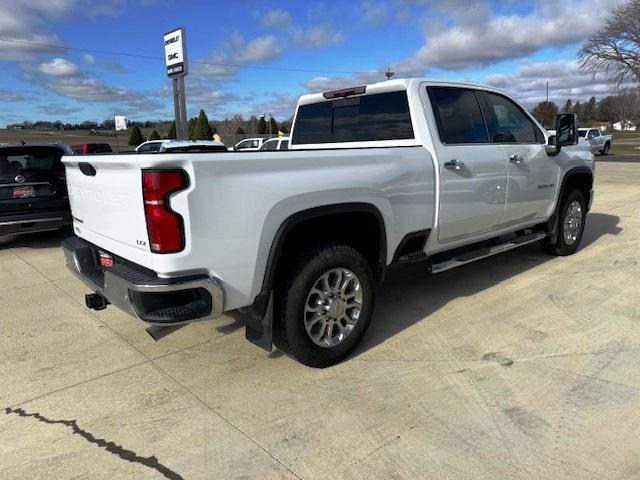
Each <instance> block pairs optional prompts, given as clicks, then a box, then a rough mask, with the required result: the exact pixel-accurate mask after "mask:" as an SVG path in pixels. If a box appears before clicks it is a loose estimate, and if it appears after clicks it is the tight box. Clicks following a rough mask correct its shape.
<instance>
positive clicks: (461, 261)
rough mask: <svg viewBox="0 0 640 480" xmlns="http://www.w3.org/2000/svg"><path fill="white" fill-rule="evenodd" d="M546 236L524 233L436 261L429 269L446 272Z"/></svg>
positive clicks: (536, 233) (539, 233) (544, 234)
mask: <svg viewBox="0 0 640 480" xmlns="http://www.w3.org/2000/svg"><path fill="white" fill-rule="evenodd" d="M546 236H547V234H546V233H544V232H534V233H529V234H527V235H522V236H520V237H517V238H514V239H513V240H509V241H508V242H506V243H501V244H500V245H493V246H491V247H486V248H480V249H478V250H473V251H471V252H467V253H463V254H462V255H458V256H457V257H454V258H451V259H449V260H445V261H444V262H440V263H434V264H433V265H431V267H429V270H430V271H431V273H442V272H446V271H447V270H451V269H452V268H456V267H460V266H462V265H466V264H467V263H471V262H475V261H476V260H481V259H483V258H487V257H490V256H492V255H496V254H498V253H503V252H507V251H509V250H513V249H514V248H518V247H521V246H523V245H527V244H528V243H533V242H538V241H540V240H542V239H543V238H544V237H546Z"/></svg>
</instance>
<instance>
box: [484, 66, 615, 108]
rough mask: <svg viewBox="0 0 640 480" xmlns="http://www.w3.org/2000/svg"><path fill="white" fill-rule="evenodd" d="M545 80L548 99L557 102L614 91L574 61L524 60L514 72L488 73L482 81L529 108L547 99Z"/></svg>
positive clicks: (608, 84)
mask: <svg viewBox="0 0 640 480" xmlns="http://www.w3.org/2000/svg"><path fill="white" fill-rule="evenodd" d="M547 82H549V99H550V100H551V101H553V102H556V103H558V104H559V105H562V104H564V102H565V101H566V100H567V99H568V98H571V99H572V100H573V101H574V102H575V101H576V100H580V101H584V100H587V99H589V98H590V97H592V96H595V97H596V98H601V97H604V96H607V95H611V94H613V93H615V86H614V83H613V82H611V81H609V80H608V79H607V78H605V77H603V76H596V77H595V78H594V77H593V75H591V74H588V73H584V72H583V71H581V70H580V66H579V64H578V62H577V61H571V62H562V61H548V62H537V63H530V62H527V63H523V64H522V65H521V66H520V67H519V68H518V70H517V71H516V73H515V74H514V75H489V76H487V77H486V78H485V80H484V83H485V84H487V85H489V86H492V87H495V88H499V89H501V90H504V91H506V92H508V93H510V94H511V95H512V96H514V97H515V98H517V99H518V100H519V101H520V102H522V103H523V104H524V105H525V106H527V107H529V108H530V107H533V106H534V105H536V104H537V103H538V102H541V101H543V100H546V87H547Z"/></svg>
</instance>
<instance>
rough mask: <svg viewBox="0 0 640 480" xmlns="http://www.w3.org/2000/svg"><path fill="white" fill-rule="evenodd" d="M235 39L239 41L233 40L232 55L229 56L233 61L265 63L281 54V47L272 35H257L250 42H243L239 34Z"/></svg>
mask: <svg viewBox="0 0 640 480" xmlns="http://www.w3.org/2000/svg"><path fill="white" fill-rule="evenodd" d="M236 40H239V41H238V42H234V55H233V56H232V57H231V60H232V61H233V60H235V63H242V64H249V63H265V62H269V61H271V60H275V59H276V58H278V57H279V56H280V55H281V54H282V47H281V46H280V45H279V44H278V40H277V39H276V37H274V36H272V35H267V36H264V37H257V38H254V39H253V40H251V41H250V42H245V41H244V39H243V38H242V37H239V36H238V37H236Z"/></svg>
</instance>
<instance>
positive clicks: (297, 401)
mask: <svg viewBox="0 0 640 480" xmlns="http://www.w3.org/2000/svg"><path fill="white" fill-rule="evenodd" d="M639 185H640V167H639V166H638V165H637V164H634V163H613V162H610V161H607V162H602V163H599V164H598V166H597V184H596V192H597V193H596V200H595V203H594V207H593V210H592V212H591V213H590V214H589V216H588V218H587V229H586V232H585V237H584V240H583V246H582V248H581V250H580V251H579V252H578V253H577V254H576V255H574V256H571V257H566V258H555V257H551V256H548V255H545V254H544V253H542V252H541V251H540V249H539V248H538V247H537V246H535V245H534V246H525V247H522V248H521V249H518V250H515V251H512V252H509V253H507V254H503V255H501V256H496V257H493V258H491V259H486V260H482V261H480V262H476V263H474V264H470V265H467V266H465V267H462V268H460V269H456V270H452V271H449V272H445V273H443V274H440V275H438V276H430V275H427V274H426V273H425V272H424V269H423V267H421V266H419V265H416V266H413V267H411V268H407V269H403V270H398V271H395V272H392V273H391V274H390V275H389V278H388V279H387V281H386V282H385V283H384V285H382V286H381V287H380V289H379V294H378V306H377V311H376V315H375V317H374V320H373V322H372V325H371V327H370V330H369V332H368V333H367V336H366V338H365V341H364V343H363V345H362V346H361V348H360V349H359V350H358V352H357V354H356V355H355V356H353V357H352V358H350V359H348V360H347V361H346V362H344V363H342V364H340V365H337V366H335V367H332V368H329V369H325V370H314V369H309V368H306V367H303V366H301V365H299V364H297V363H296V362H294V361H293V360H291V359H290V358H288V357H286V356H283V355H281V354H279V353H278V352H274V353H272V354H271V355H268V354H266V353H265V352H263V351H261V350H259V349H258V348H256V347H254V346H253V345H251V344H249V343H248V342H247V341H246V340H245V339H244V328H243V325H242V323H241V322H238V321H236V320H234V319H233V318H232V317H230V316H225V317H223V318H221V319H219V320H217V321H214V322H207V323H198V324H193V325H189V326H186V327H184V328H181V329H180V330H178V331H176V332H175V333H173V334H171V335H169V336H167V337H164V338H163V339H161V340H160V341H159V342H154V341H153V340H152V339H151V338H150V337H149V336H148V335H147V334H146V333H145V332H144V326H143V325H142V324H141V323H139V322H137V321H135V320H134V319H132V318H131V317H129V316H128V315H126V314H124V313H122V312H120V311H118V310H117V309H115V308H108V309H107V310H104V311H101V312H92V311H89V310H87V309H85V307H84V305H83V296H84V293H86V291H87V290H86V288H85V287H84V286H83V285H82V284H81V283H80V282H79V281H77V280H76V279H75V278H74V277H72V276H71V275H70V274H69V273H67V271H66V270H65V269H64V261H63V256H62V253H61V251H60V250H59V248H57V246H58V244H59V242H60V240H61V238H63V237H64V235H63V234H54V235H52V234H38V235H30V236H25V237H20V238H18V239H15V240H13V241H11V242H9V243H6V242H5V245H4V247H0V379H1V384H0V478H3V479H13V478H16V479H17V478H47V479H49V478H76V477H81V478H85V477H86V478H109V479H112V478H145V479H146V478H150V479H151V478H173V479H178V478H184V479H192V478H195V479H203V478H215V479H226V478H321V479H327V478H344V479H351V478H357V479H360V478H361V479H370V478H407V479H409V478H411V479H413V478H428V479H449V478H473V479H492V480H493V479H514V478H522V479H530V478H554V479H556V478H557V479H560V478H567V479H568V478H581V479H591V478H593V479H601V478H616V479H626V478H629V479H631V478H640V455H639V454H640V415H639V414H638V412H640V369H639V368H638V365H639V363H640V307H639V306H638V305H639V303H640V302H639V301H640V282H639V280H640V215H639V214H638V212H639V211H640V188H639Z"/></svg>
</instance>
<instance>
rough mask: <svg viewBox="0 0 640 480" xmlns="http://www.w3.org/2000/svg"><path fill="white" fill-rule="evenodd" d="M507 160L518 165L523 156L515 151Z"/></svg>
mask: <svg viewBox="0 0 640 480" xmlns="http://www.w3.org/2000/svg"><path fill="white" fill-rule="evenodd" d="M509 161H510V162H511V163H513V164H514V165H520V164H521V163H523V162H524V158H522V157H521V156H520V155H518V154H517V153H515V154H513V155H511V156H510V157H509Z"/></svg>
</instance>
